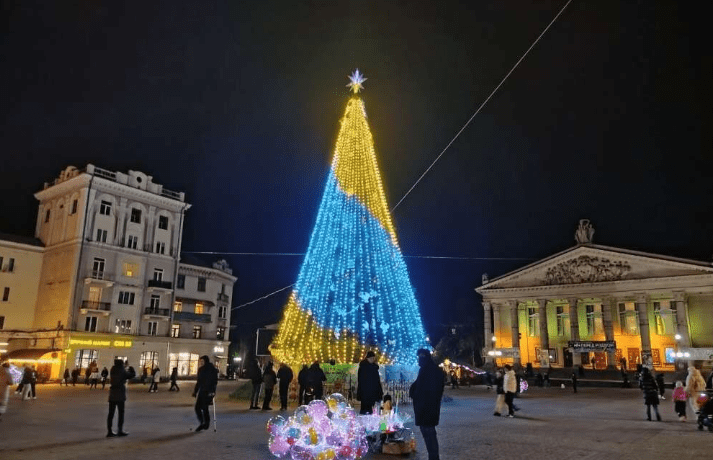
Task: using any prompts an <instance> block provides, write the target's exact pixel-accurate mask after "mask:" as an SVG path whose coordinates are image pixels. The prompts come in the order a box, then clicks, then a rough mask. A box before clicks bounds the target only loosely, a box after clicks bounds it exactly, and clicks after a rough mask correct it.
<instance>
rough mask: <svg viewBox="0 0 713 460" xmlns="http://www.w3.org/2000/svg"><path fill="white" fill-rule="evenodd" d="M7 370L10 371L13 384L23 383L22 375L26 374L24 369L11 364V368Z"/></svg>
mask: <svg viewBox="0 0 713 460" xmlns="http://www.w3.org/2000/svg"><path fill="white" fill-rule="evenodd" d="M7 370H8V371H10V378H11V379H12V382H13V383H20V382H22V374H24V371H23V370H22V369H20V368H19V367H17V366H15V365H14V364H10V367H8V368H7Z"/></svg>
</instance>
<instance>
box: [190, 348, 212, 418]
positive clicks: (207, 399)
mask: <svg viewBox="0 0 713 460" xmlns="http://www.w3.org/2000/svg"><path fill="white" fill-rule="evenodd" d="M217 387H218V369H216V368H215V366H214V365H213V364H212V363H211V362H210V358H208V356H206V355H203V356H201V357H200V359H199V360H198V377H197V378H196V386H195V387H194V388H193V396H194V397H195V398H196V415H197V416H198V421H199V422H200V425H198V427H197V428H196V430H195V431H203V430H207V429H208V428H210V412H209V411H208V406H210V405H211V404H213V398H214V397H215V391H216V388H217Z"/></svg>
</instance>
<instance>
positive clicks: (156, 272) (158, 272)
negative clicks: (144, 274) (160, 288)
mask: <svg viewBox="0 0 713 460" xmlns="http://www.w3.org/2000/svg"><path fill="white" fill-rule="evenodd" d="M153 279H154V281H163V269H162V268H154V269H153Z"/></svg>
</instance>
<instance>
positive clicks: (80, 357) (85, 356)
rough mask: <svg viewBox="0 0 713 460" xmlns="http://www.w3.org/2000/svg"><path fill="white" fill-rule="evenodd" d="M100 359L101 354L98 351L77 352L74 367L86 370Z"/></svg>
mask: <svg viewBox="0 0 713 460" xmlns="http://www.w3.org/2000/svg"><path fill="white" fill-rule="evenodd" d="M98 358H99V352H98V351H97V350H77V351H76V353H75V354H74V367H76V368H77V369H86V368H88V367H89V365H90V364H92V362H94V361H96V360H97V359H98Z"/></svg>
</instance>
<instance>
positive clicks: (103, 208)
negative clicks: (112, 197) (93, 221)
mask: <svg viewBox="0 0 713 460" xmlns="http://www.w3.org/2000/svg"><path fill="white" fill-rule="evenodd" d="M99 214H102V215H104V216H108V215H110V214H111V202H109V201H104V200H102V202H101V205H100V206H99Z"/></svg>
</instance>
